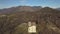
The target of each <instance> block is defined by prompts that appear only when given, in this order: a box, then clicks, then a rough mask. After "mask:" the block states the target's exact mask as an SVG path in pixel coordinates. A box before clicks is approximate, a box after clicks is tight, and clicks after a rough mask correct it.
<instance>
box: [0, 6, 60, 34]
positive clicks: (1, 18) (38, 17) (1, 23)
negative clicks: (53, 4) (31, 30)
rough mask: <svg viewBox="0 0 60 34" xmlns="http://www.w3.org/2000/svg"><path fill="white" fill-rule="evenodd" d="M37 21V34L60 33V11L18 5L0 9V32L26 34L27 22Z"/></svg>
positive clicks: (2, 33)
mask: <svg viewBox="0 0 60 34" xmlns="http://www.w3.org/2000/svg"><path fill="white" fill-rule="evenodd" d="M29 21H34V22H36V23H37V34H60V11H59V10H56V9H52V8H49V7H44V8H42V7H40V8H39V7H30V6H22V7H21V6H19V7H12V8H9V9H1V10H0V34H27V33H28V32H27V27H28V26H27V23H28V22H29Z"/></svg>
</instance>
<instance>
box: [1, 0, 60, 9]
mask: <svg viewBox="0 0 60 34" xmlns="http://www.w3.org/2000/svg"><path fill="white" fill-rule="evenodd" d="M16 6H42V7H46V6H48V7H51V8H60V0H0V9H3V8H10V7H16Z"/></svg>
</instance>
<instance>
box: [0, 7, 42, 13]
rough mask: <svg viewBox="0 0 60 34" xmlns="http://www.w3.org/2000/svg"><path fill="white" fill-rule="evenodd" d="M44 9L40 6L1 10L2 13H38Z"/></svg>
mask: <svg viewBox="0 0 60 34" xmlns="http://www.w3.org/2000/svg"><path fill="white" fill-rule="evenodd" d="M41 8H42V7H40V6H17V7H11V8H5V9H1V10H0V13H15V12H21V11H30V12H33V11H38V10H39V9H41Z"/></svg>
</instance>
